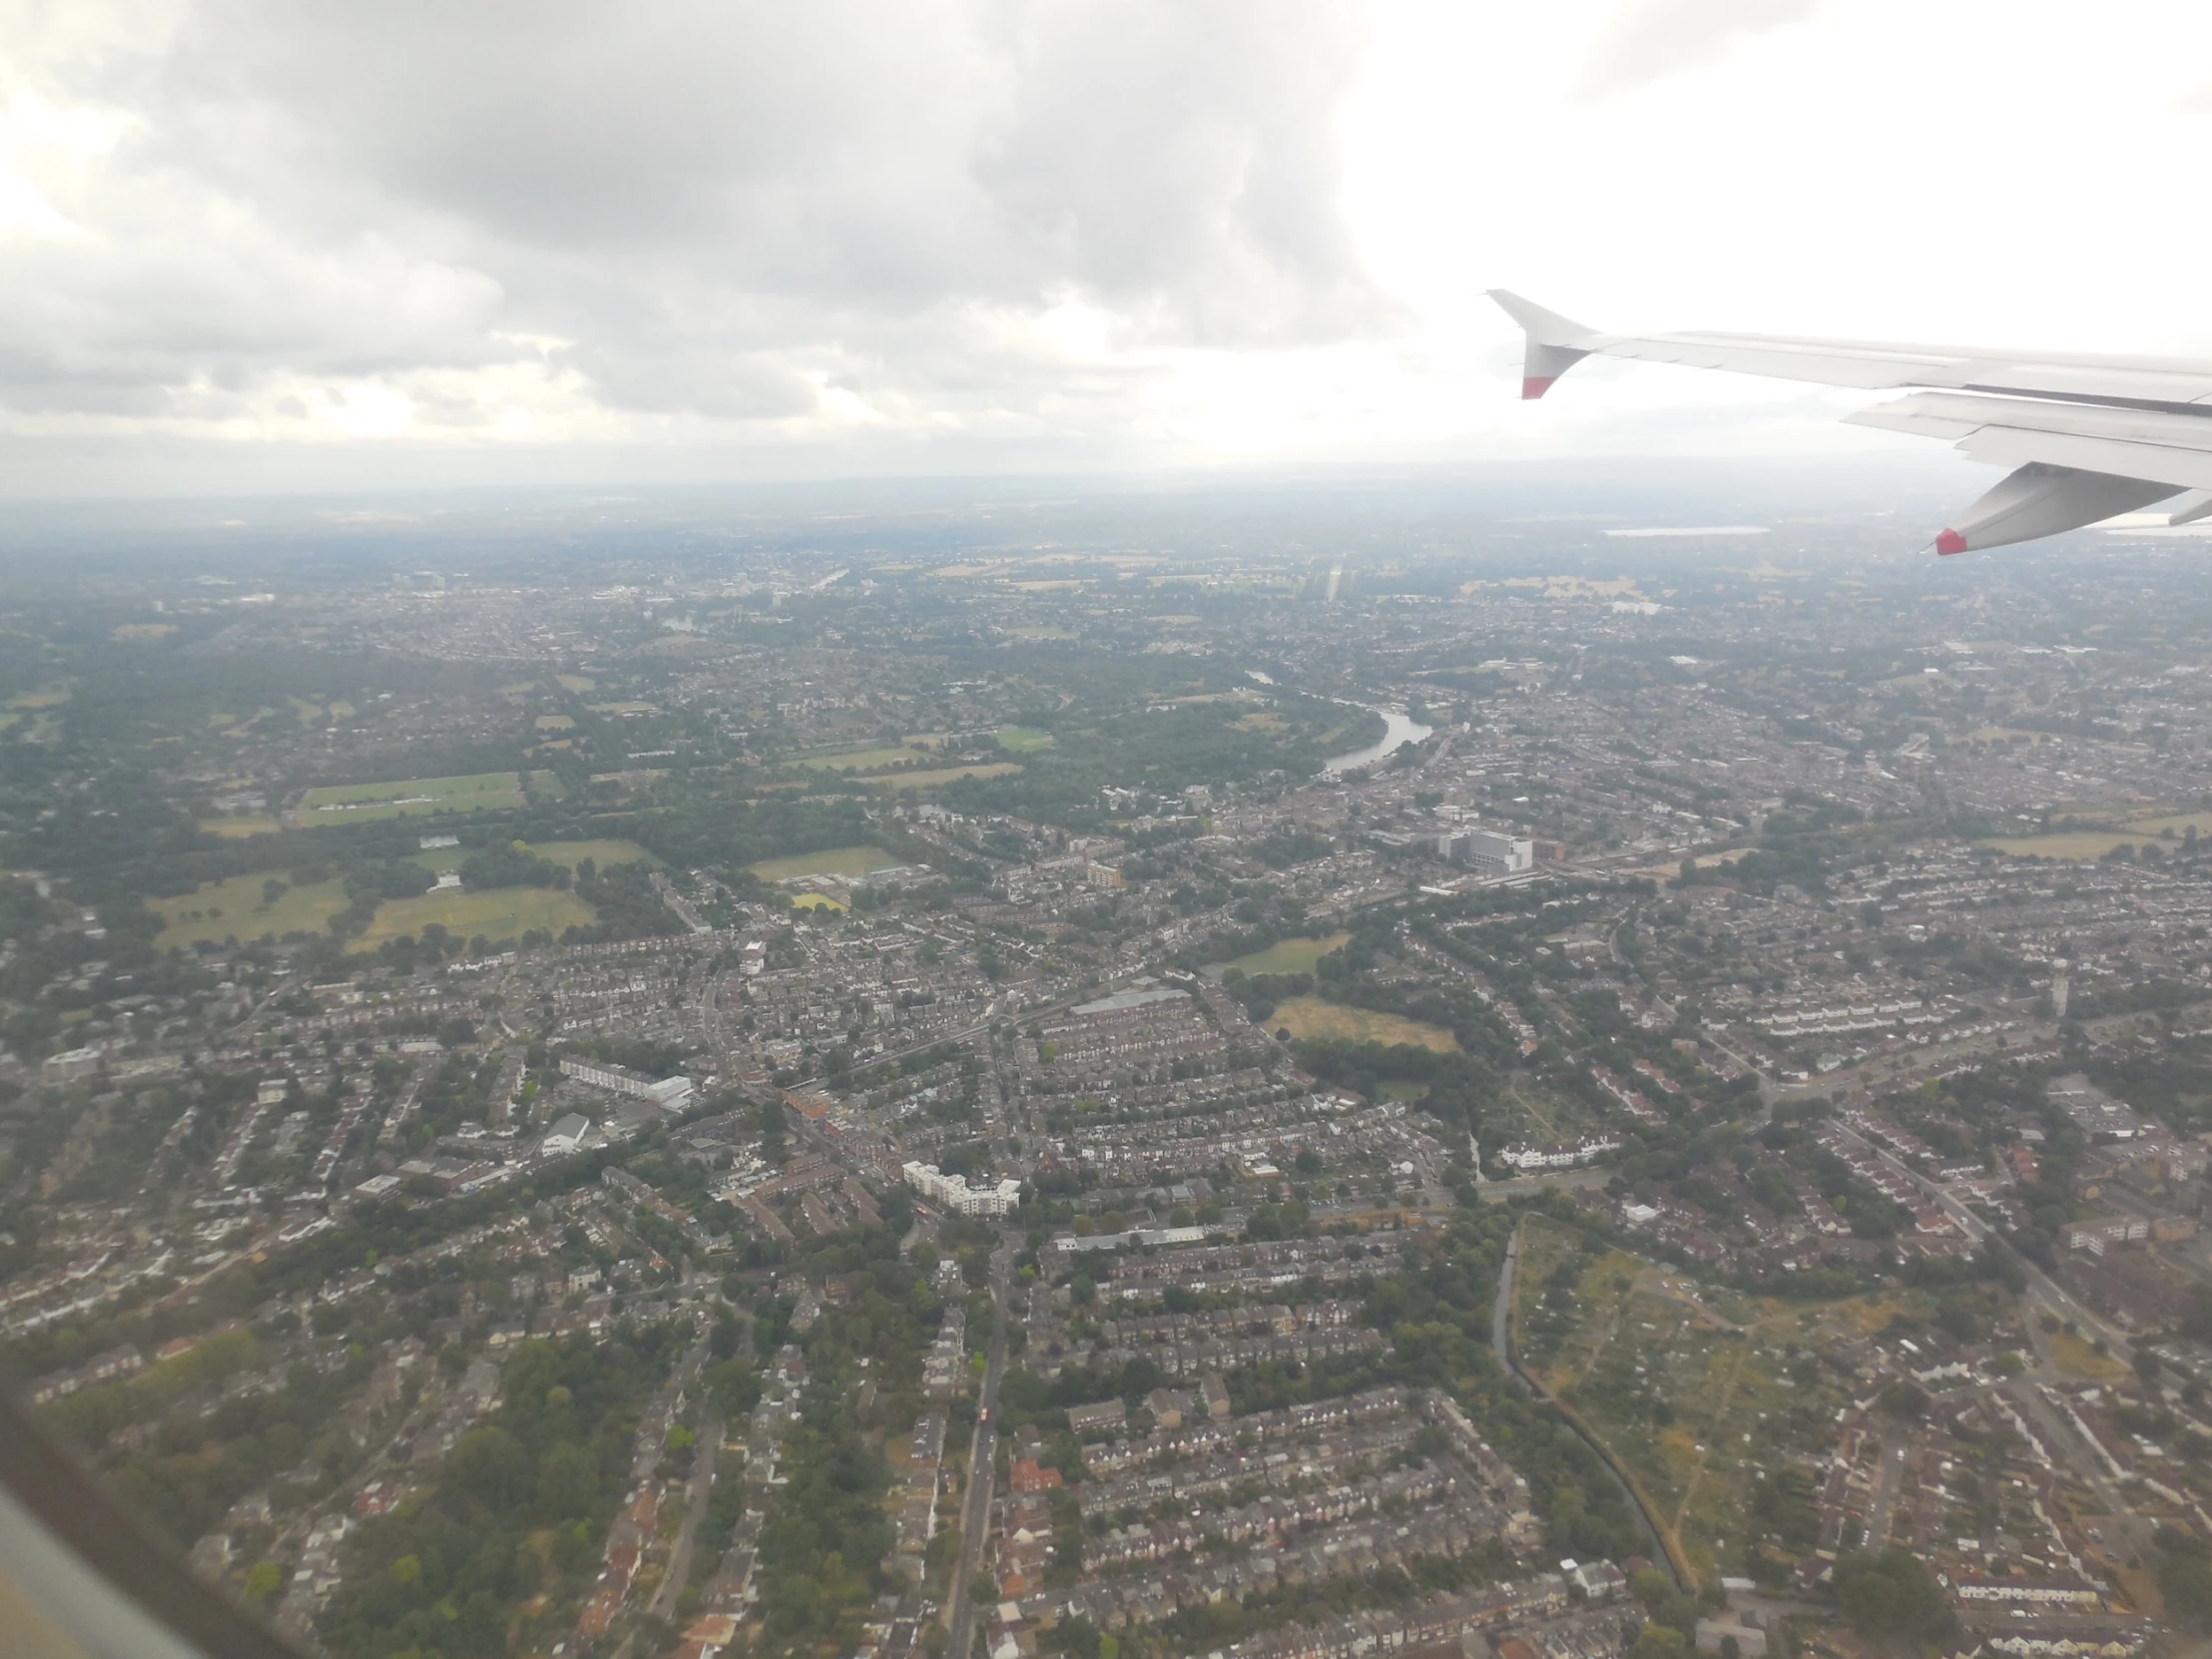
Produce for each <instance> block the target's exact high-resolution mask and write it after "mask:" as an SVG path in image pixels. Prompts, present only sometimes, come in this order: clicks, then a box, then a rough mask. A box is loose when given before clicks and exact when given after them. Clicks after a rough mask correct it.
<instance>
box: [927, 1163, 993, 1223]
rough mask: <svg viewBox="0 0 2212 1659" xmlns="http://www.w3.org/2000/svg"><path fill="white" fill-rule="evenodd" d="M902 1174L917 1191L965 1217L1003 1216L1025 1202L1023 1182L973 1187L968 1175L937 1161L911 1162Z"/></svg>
mask: <svg viewBox="0 0 2212 1659" xmlns="http://www.w3.org/2000/svg"><path fill="white" fill-rule="evenodd" d="M900 1173H901V1174H902V1175H904V1176H905V1177H906V1185H907V1186H909V1187H911V1188H913V1189H914V1191H915V1192H917V1193H920V1194H921V1195H922V1196H923V1197H924V1198H933V1199H935V1200H936V1201H937V1202H938V1203H939V1204H942V1205H943V1206H944V1207H945V1208H946V1209H947V1210H951V1211H953V1212H955V1213H957V1214H959V1215H963V1216H1003V1215H1006V1214H1008V1213H1010V1212H1011V1211H1012V1210H1013V1208H1014V1206H1015V1205H1016V1204H1019V1203H1020V1202H1021V1183H1020V1182H1019V1181H1001V1182H999V1183H998V1184H997V1185H996V1186H993V1187H971V1186H969V1185H968V1181H967V1177H966V1176H964V1175H946V1174H944V1173H943V1172H942V1171H940V1170H939V1169H938V1168H937V1166H936V1165H935V1164H919V1163H908V1164H907V1165H906V1166H905V1167H904V1168H903V1169H902V1170H901V1171H900Z"/></svg>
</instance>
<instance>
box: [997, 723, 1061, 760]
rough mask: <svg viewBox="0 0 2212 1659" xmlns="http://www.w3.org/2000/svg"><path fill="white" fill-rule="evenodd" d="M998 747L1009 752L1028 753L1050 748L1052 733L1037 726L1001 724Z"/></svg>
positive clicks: (1016, 753)
mask: <svg viewBox="0 0 2212 1659" xmlns="http://www.w3.org/2000/svg"><path fill="white" fill-rule="evenodd" d="M998 747H999V748H1001V749H1003V750H1006V751H1008V752H1009V753H1011V754H1015V755H1028V754H1032V753H1034V752H1035V751H1037V750H1039V749H1050V748H1051V747H1052V734H1051V733H1050V732H1047V731H1045V730H1044V729H1043V728H1042V727H1037V726H1002V727H1000V728H999V729H998Z"/></svg>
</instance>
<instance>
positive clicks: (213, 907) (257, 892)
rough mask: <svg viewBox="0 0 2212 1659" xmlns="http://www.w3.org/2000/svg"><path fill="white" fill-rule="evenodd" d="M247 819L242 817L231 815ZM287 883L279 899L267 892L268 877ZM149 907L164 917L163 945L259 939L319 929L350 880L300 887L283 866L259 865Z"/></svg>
mask: <svg viewBox="0 0 2212 1659" xmlns="http://www.w3.org/2000/svg"><path fill="white" fill-rule="evenodd" d="M221 822H229V823H233V824H238V823H244V822H245V821H244V820H241V819H232V820H228V821H221ZM269 880H277V881H281V882H283V883H284V890H283V891H282V892H281V893H279V894H278V895H277V900H276V902H275V903H267V902H265V901H264V899H263V895H262V883H263V882H264V881H269ZM147 908H149V909H150V910H152V911H153V912H154V913H155V914H156V915H158V916H160V917H161V918H162V930H161V932H159V933H158V934H156V935H155V937H154V943H155V944H156V945H158V946H160V947H161V948H163V949H165V950H166V949H167V948H168V947H169V946H171V945H173V944H197V943H199V942H200V941H202V940H206V941H207V942H209V943H211V944H221V943H222V942H223V941H224V940H225V939H227V938H231V937H234V936H236V937H238V938H241V939H258V938H260V937H261V936H262V935H263V934H264V933H274V934H276V935H277V937H278V938H282V937H283V936H284V935H285V934H286V933H319V932H322V931H323V930H324V929H325V928H326V927H327V926H328V925H329V922H330V918H331V917H332V916H334V915H336V914H337V913H338V912H339V911H340V910H342V909H344V908H345V883H343V882H342V881H339V880H336V879H335V878H333V879H331V880H328V881H317V882H315V883H314V885H312V886H308V887H295V886H292V885H291V877H290V876H288V875H287V874H285V873H284V872H283V871H282V870H280V869H265V870H258V871H256V872H255V873H254V874H252V875H233V876H231V877H229V878H228V879H225V880H222V881H216V882H212V883H209V884H208V885H205V886H203V887H201V888H200V890H199V891H197V892H191V893H186V894H184V895H183V896H182V897H179V898H157V899H154V900H152V901H150V902H149V904H148V905H147Z"/></svg>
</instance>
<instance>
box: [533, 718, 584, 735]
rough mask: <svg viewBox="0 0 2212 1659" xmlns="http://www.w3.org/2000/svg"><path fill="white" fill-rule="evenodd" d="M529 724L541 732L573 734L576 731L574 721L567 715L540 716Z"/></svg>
mask: <svg viewBox="0 0 2212 1659" xmlns="http://www.w3.org/2000/svg"><path fill="white" fill-rule="evenodd" d="M531 724H532V725H533V726H535V727H536V728H537V729H538V730H539V731H541V732H573V731H574V730H575V729H576V721H575V719H574V717H572V716H569V715H540V716H538V718H537V719H536V720H534V721H532V722H531Z"/></svg>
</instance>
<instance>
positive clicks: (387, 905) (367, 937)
mask: <svg viewBox="0 0 2212 1659" xmlns="http://www.w3.org/2000/svg"><path fill="white" fill-rule="evenodd" d="M598 919H599V916H598V913H597V912H596V911H594V910H593V909H592V907H591V906H590V905H589V904H586V903H585V902H584V901H583V900H582V899H580V898H578V897H577V896H576V895H575V894H574V893H572V892H561V891H559V890H557V889H555V888H552V887H496V888H494V889H492V890H491V891H490V892H468V891H465V890H463V889H462V888H459V887H448V888H446V889H445V890H444V891H442V892H426V893H424V894H422V895H421V896H420V897H419V898H390V899H386V900H385V901H384V902H383V903H382V904H379V905H378V906H377V907H376V916H375V919H374V920H372V921H371V922H370V923H369V924H368V931H367V932H366V933H363V934H362V935H361V936H360V937H359V938H357V939H354V940H352V941H351V942H350V943H349V944H348V945H347V946H346V948H347V949H348V950H370V949H374V948H375V947H376V946H377V945H379V944H382V943H383V942H384V941H385V940H386V939H395V938H397V937H398V936H399V935H400V934H402V933H414V934H419V933H421V931H422V929H423V928H425V927H427V926H428V925H429V924H430V923H431V922H433V921H436V922H442V923H444V925H445V930H446V931H447V932H449V933H452V934H454V935H456V936H458V937H460V938H464V939H467V938H474V937H475V936H476V935H477V934H479V933H481V934H482V935H483V936H484V937H485V938H487V939H519V938H521V937H522V935H523V934H524V933H526V932H528V931H529V930H530V929H531V928H533V927H542V928H544V929H545V930H546V931H547V932H549V933H552V934H555V935H556V936H557V935H558V934H559V933H560V931H561V929H562V928H564V927H572V926H587V927H588V926H589V925H590V924H591V923H593V922H595V921H597V920H598Z"/></svg>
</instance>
